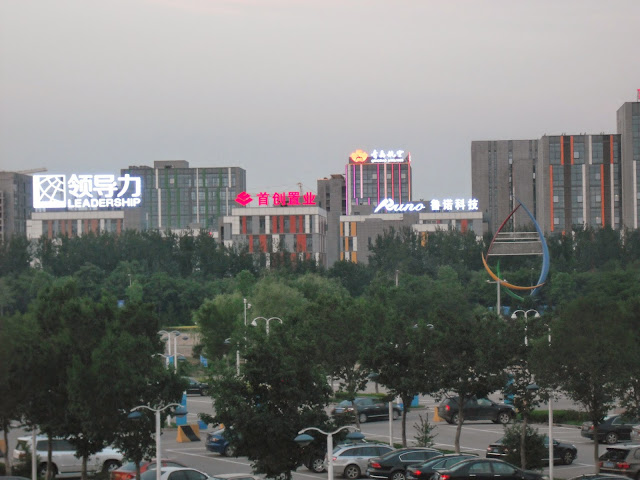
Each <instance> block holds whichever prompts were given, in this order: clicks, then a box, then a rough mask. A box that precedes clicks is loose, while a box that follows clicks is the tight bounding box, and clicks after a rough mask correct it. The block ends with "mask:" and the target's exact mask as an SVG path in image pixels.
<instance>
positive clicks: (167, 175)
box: [122, 160, 247, 231]
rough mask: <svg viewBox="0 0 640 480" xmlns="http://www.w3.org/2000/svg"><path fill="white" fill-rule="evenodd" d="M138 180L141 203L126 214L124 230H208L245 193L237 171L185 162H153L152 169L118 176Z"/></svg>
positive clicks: (243, 180) (142, 168)
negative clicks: (238, 196)
mask: <svg viewBox="0 0 640 480" xmlns="http://www.w3.org/2000/svg"><path fill="white" fill-rule="evenodd" d="M125 173H129V174H130V175H131V176H137V177H142V203H141V206H140V207H139V208H136V209H132V210H129V211H127V216H126V221H127V225H128V228H134V229H137V230H146V229H158V230H183V229H189V228H191V229H194V230H195V229H200V228H204V229H210V230H212V231H216V230H217V229H218V226H219V225H222V217H223V216H225V215H230V214H231V208H232V207H234V206H237V204H236V203H235V201H234V199H235V198H236V196H237V195H238V193H240V192H243V191H245V190H246V189H247V179H246V172H245V170H244V169H243V168H240V167H207V168H189V162H187V161H186V160H162V161H156V162H154V164H153V168H151V167H147V166H139V167H138V166H130V167H129V168H126V169H122V174H125Z"/></svg>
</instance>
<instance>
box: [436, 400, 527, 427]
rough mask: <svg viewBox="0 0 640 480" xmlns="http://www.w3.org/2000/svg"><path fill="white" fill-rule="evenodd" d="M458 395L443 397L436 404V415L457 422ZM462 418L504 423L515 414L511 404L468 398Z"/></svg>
mask: <svg viewBox="0 0 640 480" xmlns="http://www.w3.org/2000/svg"><path fill="white" fill-rule="evenodd" d="M459 411H460V407H459V400H458V397H451V398H445V399H444V400H442V402H440V405H438V415H439V416H440V417H442V418H443V419H444V420H445V421H446V422H447V423H452V424H457V423H458V417H459ZM462 412H463V414H464V415H463V419H464V420H491V421H492V422H493V423H502V424H503V425H506V424H507V423H509V422H510V421H511V420H512V419H513V418H514V417H515V416H516V411H515V408H513V406H512V405H507V404H506V403H496V402H494V401H492V400H489V399H488V398H470V399H469V400H467V401H466V402H465V403H464V407H463V409H462Z"/></svg>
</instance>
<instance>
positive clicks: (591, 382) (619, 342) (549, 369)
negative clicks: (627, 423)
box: [532, 295, 635, 469]
mask: <svg viewBox="0 0 640 480" xmlns="http://www.w3.org/2000/svg"><path fill="white" fill-rule="evenodd" d="M605 318H614V319H616V321H613V322H606V321H603V319H605ZM545 320H546V321H547V322H549V320H550V318H549V317H548V316H545ZM625 324H626V322H625V321H624V317H623V315H622V311H621V308H620V305H619V302H618V301H617V299H615V298H609V299H607V298H603V297H601V296H599V295H598V296H595V295H593V296H589V297H581V298H577V299H575V300H574V301H573V302H570V303H569V304H567V305H566V306H565V307H564V308H562V309H559V311H558V313H557V314H554V316H553V322H552V323H551V345H549V344H548V341H547V339H546V338H543V339H540V340H539V341H537V342H535V343H534V351H533V355H532V370H533V372H534V373H535V374H536V378H537V379H538V383H540V384H542V385H543V386H545V387H547V388H550V389H556V388H560V389H561V390H563V391H564V392H566V394H567V396H569V398H571V399H572V400H573V401H574V402H576V403H578V404H580V405H581V406H582V408H584V410H585V411H586V412H587V413H588V415H589V418H590V420H591V421H592V422H593V425H594V443H593V445H594V448H593V455H594V461H595V464H596V469H598V466H597V465H598V435H597V431H598V426H599V425H600V424H601V423H602V421H603V419H604V417H605V416H606V415H607V412H608V411H609V410H610V409H611V408H612V407H613V406H614V405H615V400H616V393H617V392H618V389H619V386H620V380H621V378H620V367H619V366H618V365H617V362H604V361H602V355H603V354H608V353H609V352H612V351H615V352H623V351H625V350H626V349H633V348H635V346H634V345H633V343H632V342H630V341H629V339H630V338H631V337H630V336H629V330H628V327H627V326H626V325H625Z"/></svg>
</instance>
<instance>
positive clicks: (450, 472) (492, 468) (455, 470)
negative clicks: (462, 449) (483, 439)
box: [433, 458, 545, 480]
mask: <svg viewBox="0 0 640 480" xmlns="http://www.w3.org/2000/svg"><path fill="white" fill-rule="evenodd" d="M498 477H499V478H500V480H543V479H544V478H545V477H544V476H543V475H542V474H541V473H539V472H534V471H532V470H522V469H520V468H518V467H516V466H514V465H511V464H510V463H507V462H505V461H504V460H497V459H494V458H472V459H468V460H463V461H461V462H459V463H456V464H455V465H454V466H452V467H451V468H449V469H447V470H439V471H437V472H436V473H435V474H434V476H433V478H434V480H481V479H482V480H485V479H493V478H498Z"/></svg>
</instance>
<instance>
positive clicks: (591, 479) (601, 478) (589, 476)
mask: <svg viewBox="0 0 640 480" xmlns="http://www.w3.org/2000/svg"><path fill="white" fill-rule="evenodd" d="M569 480H629V477H625V476H624V475H612V474H611V473H585V474H584V475H578V476H577V477H571V478H570V479H569Z"/></svg>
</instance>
